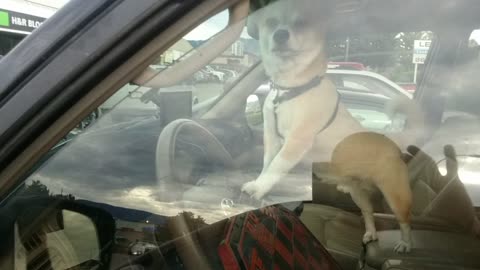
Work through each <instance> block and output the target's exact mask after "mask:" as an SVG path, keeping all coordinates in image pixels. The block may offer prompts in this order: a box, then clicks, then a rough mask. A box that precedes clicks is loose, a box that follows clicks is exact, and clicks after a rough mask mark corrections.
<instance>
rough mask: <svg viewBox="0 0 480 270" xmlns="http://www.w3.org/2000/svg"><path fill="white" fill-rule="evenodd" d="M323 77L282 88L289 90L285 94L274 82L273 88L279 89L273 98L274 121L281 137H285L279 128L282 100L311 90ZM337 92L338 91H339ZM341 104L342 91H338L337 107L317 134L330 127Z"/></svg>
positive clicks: (276, 130)
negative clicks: (278, 113)
mask: <svg viewBox="0 0 480 270" xmlns="http://www.w3.org/2000/svg"><path fill="white" fill-rule="evenodd" d="M322 79H323V77H318V76H317V77H315V78H314V79H313V80H311V81H310V82H309V83H307V84H305V85H302V86H299V87H293V88H288V89H285V88H284V89H281V88H280V89H281V90H288V92H287V93H285V94H283V95H279V92H280V89H279V88H277V86H275V85H274V84H272V88H273V89H274V90H275V91H277V94H276V96H275V98H274V99H273V115H274V121H275V132H276V133H277V135H278V136H279V137H280V138H282V139H285V138H284V137H283V136H282V135H281V134H280V131H279V129H278V117H277V107H278V106H279V105H280V104H281V103H282V102H285V101H288V100H291V99H293V98H295V97H297V96H299V95H301V94H303V93H305V92H307V91H308V90H311V89H313V88H314V87H316V86H318V85H319V84H320V83H321V82H322ZM290 90H292V91H290ZM337 93H338V91H337ZM339 104H340V93H338V95H337V101H336V103H335V108H334V110H333V112H332V114H331V115H330V118H329V119H328V121H327V123H325V125H324V126H323V127H322V128H321V129H320V130H319V131H318V132H317V134H318V133H320V132H322V131H324V130H325V129H326V128H328V127H329V126H330V125H331V124H332V122H333V120H335V118H336V116H337V113H338V106H339Z"/></svg>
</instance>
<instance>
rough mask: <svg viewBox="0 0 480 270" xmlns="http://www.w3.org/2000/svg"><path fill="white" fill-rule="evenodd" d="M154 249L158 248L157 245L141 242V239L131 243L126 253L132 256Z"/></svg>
mask: <svg viewBox="0 0 480 270" xmlns="http://www.w3.org/2000/svg"><path fill="white" fill-rule="evenodd" d="M155 249H158V247H157V246H156V245H154V244H151V243H148V242H143V241H137V242H135V243H132V245H131V246H130V249H129V252H128V253H129V254H130V255H133V256H141V255H143V254H145V253H147V252H149V251H152V250H155Z"/></svg>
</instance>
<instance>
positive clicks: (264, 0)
mask: <svg viewBox="0 0 480 270" xmlns="http://www.w3.org/2000/svg"><path fill="white" fill-rule="evenodd" d="M270 2H273V1H271V0H270V1H269V0H250V15H249V16H248V19H247V33H248V34H249V35H250V36H251V37H252V38H254V39H258V24H257V17H258V15H257V13H258V12H259V10H260V9H261V8H263V7H265V6H266V5H268V4H269V3H270Z"/></svg>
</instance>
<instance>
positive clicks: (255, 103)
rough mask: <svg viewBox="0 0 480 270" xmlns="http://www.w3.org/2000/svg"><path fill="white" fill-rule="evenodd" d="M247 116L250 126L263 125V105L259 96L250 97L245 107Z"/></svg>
mask: <svg viewBox="0 0 480 270" xmlns="http://www.w3.org/2000/svg"><path fill="white" fill-rule="evenodd" d="M245 116H246V118H247V123H248V125H249V126H251V127H255V126H259V125H261V124H263V112H262V104H261V103H260V100H259V98H258V96H257V95H250V96H248V98H247V104H246V106H245Z"/></svg>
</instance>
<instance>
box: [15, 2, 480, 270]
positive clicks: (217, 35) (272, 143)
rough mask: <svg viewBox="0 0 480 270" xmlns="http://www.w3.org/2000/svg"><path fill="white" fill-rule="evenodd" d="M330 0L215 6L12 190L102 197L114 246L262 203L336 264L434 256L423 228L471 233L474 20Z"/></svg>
mask: <svg viewBox="0 0 480 270" xmlns="http://www.w3.org/2000/svg"><path fill="white" fill-rule="evenodd" d="M266 2H268V3H266ZM304 2H305V3H304ZM332 2H335V3H337V2H338V3H340V2H342V1H313V0H302V1H293V0H278V1H252V6H250V11H251V12H250V13H249V16H248V18H246V20H237V21H235V20H230V19H232V17H231V16H233V15H232V14H233V13H231V12H230V13H229V12H228V10H225V11H222V12H220V13H217V14H216V15H214V16H212V17H211V18H209V19H208V20H206V21H204V22H203V23H201V24H200V25H199V26H197V27H196V28H195V29H194V30H192V31H191V32H189V33H188V34H187V35H185V36H184V37H183V38H181V39H179V40H178V41H177V42H176V43H175V44H174V45H172V46H171V47H170V48H169V49H168V50H166V51H165V52H162V53H161V54H159V55H158V57H157V58H156V59H155V60H154V61H152V62H151V63H150V65H149V67H148V68H147V69H145V70H144V71H143V73H141V74H140V75H139V76H138V77H137V78H135V79H133V80H132V81H131V82H130V83H128V84H126V85H124V86H123V87H121V88H120V89H119V90H118V91H117V92H116V93H115V94H114V95H113V96H112V97H111V98H110V99H108V100H107V101H106V102H105V103H104V104H103V105H102V106H100V107H99V108H97V109H96V110H95V111H94V112H92V114H91V115H90V116H89V117H88V118H87V119H85V120H84V121H82V122H81V123H80V124H79V125H78V126H77V127H76V129H75V130H73V131H72V132H70V133H69V135H68V136H67V137H66V138H64V140H63V143H62V144H59V145H57V147H55V148H54V149H52V150H51V152H50V155H49V157H48V158H46V159H44V162H43V163H41V165H39V167H38V169H37V170H35V171H34V173H32V174H31V175H30V176H29V177H28V179H27V181H26V182H25V183H24V184H22V185H21V186H20V187H19V188H18V191H17V192H18V194H24V193H26V194H29V192H37V193H36V194H40V195H42V196H60V197H62V198H63V196H65V197H68V198H70V199H72V198H73V199H74V200H77V201H81V202H88V203H89V204H93V205H96V206H97V207H100V208H102V209H107V210H108V211H110V212H111V213H114V214H113V215H114V218H115V219H116V226H117V227H116V233H117V234H116V240H118V243H116V245H117V246H118V250H116V251H115V252H116V254H123V255H125V254H127V255H128V256H139V255H142V254H144V253H146V252H147V251H148V250H152V249H155V248H158V247H159V246H161V245H163V244H165V243H167V242H169V241H171V240H172V239H174V236H173V235H172V234H169V233H165V231H167V230H168V229H169V228H170V227H168V226H169V225H171V222H172V221H174V220H176V219H178V218H182V219H185V220H188V224H187V227H188V230H187V231H194V230H197V229H198V228H202V227H204V226H207V225H211V224H217V222H221V221H225V220H227V219H228V218H231V217H232V216H235V215H238V214H241V213H245V212H247V211H249V210H258V209H261V208H262V207H265V206H271V205H281V207H283V208H285V209H287V210H288V211H291V212H292V213H295V215H298V217H299V218H300V219H301V220H302V222H304V223H305V226H307V227H308V228H309V230H311V231H312V233H313V234H314V235H315V239H318V241H320V242H321V243H322V244H323V245H325V246H326V247H327V249H328V250H329V251H332V250H336V249H338V253H339V254H340V255H339V254H335V256H334V257H335V258H336V259H337V260H338V261H340V264H341V265H342V266H344V267H346V269H354V268H352V266H356V265H357V262H358V261H359V260H361V259H364V260H365V261H364V263H367V264H368V263H370V264H371V266H372V269H384V268H382V267H386V266H385V264H384V262H387V261H388V262H390V260H391V259H392V258H398V257H395V256H393V255H392V256H390V255H385V257H387V258H383V257H382V256H383V255H379V254H384V253H382V252H384V249H387V248H388V252H389V253H388V254H390V253H391V251H394V252H395V253H407V252H412V251H413V252H414V251H415V249H416V248H422V246H421V245H420V244H419V246H415V245H416V244H418V243H420V242H421V243H423V242H422V241H425V242H428V243H427V244H425V245H426V246H428V248H431V249H432V250H435V248H436V247H438V245H436V244H432V243H433V242H432V243H430V242H429V241H428V239H430V238H431V239H454V237H452V236H451V234H454V233H458V232H462V233H463V234H462V236H461V237H460V236H459V237H460V238H461V239H460V238H458V239H459V240H455V239H457V238H455V239H454V240H455V241H457V242H459V243H460V242H461V241H463V240H465V241H467V242H468V241H472V239H474V238H475V237H476V236H477V235H478V234H479V233H480V223H479V222H478V217H477V213H476V211H477V210H476V209H478V208H476V207H478V206H480V188H479V187H480V177H479V176H480V167H479V166H478V164H479V162H480V161H479V160H477V159H479V154H480V148H479V147H480V140H479V138H478V134H480V133H479V132H480V130H479V129H478V127H480V125H479V122H480V120H479V116H480V111H479V110H478V108H479V106H478V105H479V104H478V100H479V99H478V95H479V93H480V92H479V89H477V88H478V85H479V84H478V82H477V80H478V79H477V77H478V76H476V72H477V71H478V66H479V64H480V62H478V60H479V54H478V53H479V48H480V47H479V45H478V44H479V43H477V40H479V39H478V36H479V35H478V31H473V30H472V29H473V28H472V29H470V28H471V27H466V26H465V25H467V24H469V23H472V22H471V21H468V20H466V21H461V22H455V20H454V19H452V21H451V22H446V21H445V20H444V19H443V18H442V17H443V16H442V15H441V14H443V13H442V12H447V11H445V10H449V8H453V7H450V6H448V5H446V6H445V7H444V6H442V7H438V8H437V7H435V5H433V4H432V3H433V2H432V1H430V2H428V1H427V2H426V3H430V4H428V7H429V8H432V9H435V12H437V13H433V15H432V17H431V18H430V17H429V18H425V17H422V18H423V19H419V16H417V15H419V11H418V10H417V8H419V7H417V6H416V5H417V4H415V3H416V2H414V1H412V2H411V3H412V7H410V6H409V5H398V4H393V2H395V1H390V2H388V4H387V3H386V2H385V3H386V4H384V5H383V4H378V3H377V5H374V4H372V5H369V4H368V3H369V1H365V4H359V3H360V2H362V3H363V2H364V1H351V2H355V3H357V2H358V3H357V4H358V5H357V4H355V3H353V4H352V3H350V4H349V5H346V4H341V3H340V4H338V3H337V4H338V5H335V4H332ZM347 2H348V1H347ZM374 2H375V1H374ZM443 2H445V1H443ZM443 2H442V3H443ZM300 3H302V4H300ZM445 3H446V2H445ZM445 3H444V4H445ZM425 5H427V4H425ZM442 8H444V9H442ZM397 9H401V11H402V12H396V10H397ZM467 10H468V8H465V9H464V10H463V9H461V7H458V10H456V11H455V12H453V11H451V12H453V13H452V14H454V15H458V13H461V11H462V12H466V11H467ZM392 16H393V17H392ZM451 16H453V15H451ZM457 17H458V16H457ZM410 18H417V19H410ZM449 18H451V17H449ZM229 20H230V21H235V23H231V24H229V23H228V21H229ZM471 20H478V18H471ZM479 22H480V21H479ZM472 24H473V23H472ZM445 25H447V26H449V27H450V28H448V27H446V26H445ZM447 28H448V29H447ZM457 28H458V29H457ZM239 29H240V30H239ZM435 29H436V31H433V30H435ZM442 29H447V30H442ZM451 29H455V31H450V30H451ZM467 32H468V33H469V34H470V33H472V34H471V36H470V37H469V34H468V35H466V36H461V34H460V33H467ZM442 42H444V43H442ZM437 44H440V45H437ZM32 186H33V187H34V188H32ZM283 208H282V209H283ZM459 209H461V210H459ZM344 217H345V218H344ZM424 231H427V232H426V233H425V232H424ZM439 231H440V233H439ZM350 235H351V239H348V238H350V237H349V236H350ZM177 236H178V235H177ZM330 237H331V238H330ZM331 239H333V240H331ZM388 239H395V241H394V243H393V242H392V241H393V240H392V241H390V240H388ZM412 239H413V240H412ZM330 240H331V242H330ZM377 240H378V241H385V242H382V244H383V243H385V244H384V246H382V244H380V245H377V244H371V243H377V242H376V241H377ZM454 240H452V241H453V242H454ZM292 241H293V240H292ZM349 241H351V242H352V243H353V244H351V245H350V242H349ZM439 241H440V240H439ZM447 242H448V241H447ZM362 243H363V244H365V245H363V244H362ZM468 243H470V242H468ZM429 245H430V246H429ZM475 245H477V246H478V243H477V242H475V243H474V244H472V246H475ZM477 246H475V247H477ZM462 248H463V247H462V245H460V244H459V246H458V249H459V250H461V249H462ZM363 249H366V250H373V251H371V252H370V251H369V252H370V253H369V252H367V253H362V252H363V251H364V250H363ZM379 250H380V251H379ZM479 250H480V249H479ZM377 251H378V252H377ZM477 251H478V250H477ZM332 252H333V251H332ZM376 252H377V253H376ZM345 254H355V255H352V256H351V255H348V256H347V255H345ZM361 254H363V255H365V254H367V255H365V256H366V257H368V258H366V259H365V258H361V256H363V255H361ZM372 254H376V255H372ZM385 254H386V253H385ZM419 254H420V253H419ZM422 254H423V253H422ZM432 254H435V252H432ZM442 254H443V253H442ZM123 255H122V256H123ZM127 255H126V256H127ZM369 256H370V257H372V256H373V257H375V256H379V257H382V258H381V263H378V261H376V257H375V258H370V257H369ZM389 256H390V257H389ZM419 256H420V255H419ZM422 256H423V255H422ZM120 257H121V256H120ZM431 257H435V258H434V259H432V260H431V262H432V263H433V262H438V260H440V257H442V256H436V255H432V256H431ZM444 257H449V256H448V255H445V256H444ZM459 257H461V256H459ZM122 258H123V257H122ZM369 258H370V259H369ZM449 258H450V257H449ZM292 260H293V259H292ZM368 260H370V261H368ZM429 262H430V261H429ZM409 263H410V261H409ZM382 265H383V266H382ZM479 267H480V266H479ZM366 269H367V268H366ZM385 269H386V268H385Z"/></svg>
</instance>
